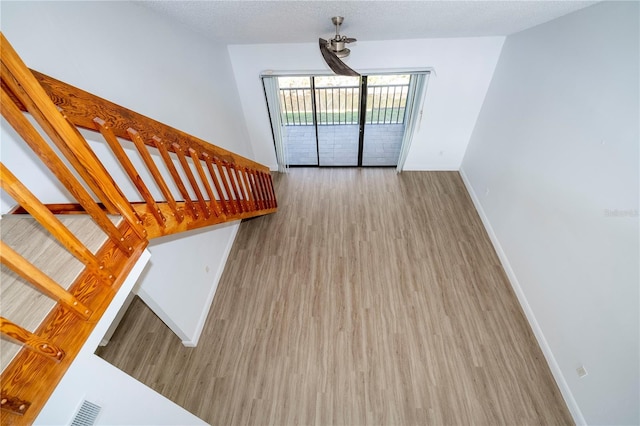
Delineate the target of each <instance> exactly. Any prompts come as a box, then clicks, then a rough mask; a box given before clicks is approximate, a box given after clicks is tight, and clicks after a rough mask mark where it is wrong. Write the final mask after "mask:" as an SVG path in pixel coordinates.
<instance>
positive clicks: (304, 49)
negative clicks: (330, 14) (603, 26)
mask: <svg viewBox="0 0 640 426" xmlns="http://www.w3.org/2000/svg"><path fill="white" fill-rule="evenodd" d="M503 42H504V37H479V38H452V39H424V40H393V41H369V42H364V41H359V42H357V43H354V44H351V45H349V48H350V49H351V52H352V53H351V56H350V57H349V58H347V59H346V62H347V64H348V65H349V66H350V67H352V68H354V69H355V70H385V69H386V70H402V69H412V68H413V69H415V68H422V69H425V68H433V69H435V74H432V75H431V76H430V77H429V86H428V89H427V96H426V100H425V104H424V110H423V111H424V113H423V117H422V121H421V123H420V125H419V127H418V129H417V131H416V134H415V137H414V140H413V143H412V145H411V150H410V151H409V156H408V158H407V162H406V164H405V170H458V168H459V167H460V163H461V162H462V158H463V156H464V152H465V149H466V147H467V143H468V142H469V138H470V136H471V132H472V130H473V126H474V125H475V122H476V118H477V116H478V113H479V111H480V107H481V106H482V102H483V100H484V96H485V93H486V91H487V88H488V87H489V82H490V81H491V76H492V75H493V71H494V68H495V65H496V63H497V61H498V56H499V55H500V49H501V48H502V43H503ZM229 54H230V57H231V62H232V64H233V70H234V73H235V78H236V83H237V85H238V92H239V94H240V100H241V102H242V109H243V111H244V117H245V120H246V122H247V128H248V131H249V137H250V140H251V144H252V147H253V152H254V154H255V156H256V161H258V162H260V163H263V164H267V165H269V166H270V167H271V168H272V170H276V169H277V164H276V157H275V150H274V145H273V137H272V135H271V127H270V124H269V117H268V114H267V108H266V102H265V98H264V92H263V89H262V83H261V81H260V78H259V76H260V73H262V72H264V71H267V70H274V71H299V72H301V73H305V72H308V73H314V72H317V71H318V70H324V72H325V73H330V71H329V70H328V68H327V65H326V64H325V63H324V61H323V59H322V56H321V54H320V50H319V48H318V43H317V42H314V43H303V44H259V45H232V46H229Z"/></svg>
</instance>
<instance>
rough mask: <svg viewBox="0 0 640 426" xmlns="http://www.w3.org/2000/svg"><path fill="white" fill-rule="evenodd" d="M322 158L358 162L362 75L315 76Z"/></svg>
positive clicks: (338, 162) (328, 161)
mask: <svg viewBox="0 0 640 426" xmlns="http://www.w3.org/2000/svg"><path fill="white" fill-rule="evenodd" d="M312 80H313V81H314V86H315V87H314V88H315V99H316V103H315V105H316V124H317V129H318V161H319V164H320V165H321V166H357V165H358V153H359V149H360V114H359V111H360V78H359V77H343V76H328V77H315V78H313V79H312Z"/></svg>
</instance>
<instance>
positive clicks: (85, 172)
mask: <svg viewBox="0 0 640 426" xmlns="http://www.w3.org/2000/svg"><path fill="white" fill-rule="evenodd" d="M7 44H8V43H7ZM9 48H10V46H9ZM5 51H6V49H4V48H3V49H2V67H1V68H2V71H1V74H2V80H3V82H4V83H5V84H6V85H7V87H9V89H10V90H11V91H12V92H13V94H14V95H15V96H16V97H17V98H18V99H19V100H20V102H21V103H22V105H24V106H25V107H26V108H27V110H28V111H29V113H30V114H31V115H32V116H33V117H34V118H35V120H36V121H37V122H38V124H39V125H40V126H41V127H42V129H43V130H44V131H45V133H47V134H48V135H49V137H50V138H51V140H52V141H53V143H54V144H55V145H56V146H57V147H58V149H59V150H60V152H62V153H63V155H64V156H65V158H66V159H67V160H68V161H69V162H70V163H71V165H72V166H73V167H74V169H75V170H76V172H77V173H78V174H79V175H80V176H81V177H82V179H83V180H84V181H85V183H86V184H87V185H88V186H89V187H90V188H91V190H92V191H93V193H94V194H96V195H97V196H98V197H99V198H100V200H101V201H102V202H103V204H104V205H105V206H106V207H107V209H108V210H109V211H112V212H114V213H115V212H118V213H120V214H121V215H123V216H124V218H125V219H126V220H127V221H128V222H129V223H130V225H131V228H132V229H133V230H134V231H135V232H136V234H138V236H139V237H143V232H142V227H141V226H140V224H139V223H138V222H139V221H138V218H137V217H136V216H135V214H134V211H133V208H132V207H131V205H130V204H129V202H128V201H127V200H126V198H125V197H124V196H123V194H122V192H121V191H120V189H119V188H118V186H117V185H116V183H115V182H114V181H113V179H112V178H111V176H110V175H109V173H107V171H106V170H105V169H104V166H103V165H102V163H101V162H100V161H99V160H98V157H97V156H96V155H95V153H94V152H93V151H92V150H91V148H90V147H89V145H88V143H87V141H85V140H84V138H83V137H82V136H81V135H80V133H79V132H78V129H76V127H75V126H73V125H72V124H71V123H70V122H68V121H67V119H66V118H65V117H64V116H63V115H62V114H60V112H59V111H58V108H57V107H56V106H55V104H54V103H53V102H52V101H51V99H49V97H48V96H47V94H46V92H45V91H44V89H42V87H41V86H40V84H39V83H38V82H37V80H36V79H35V78H34V77H33V74H31V73H30V72H29V70H28V68H27V67H26V66H25V65H24V64H23V63H20V62H21V61H19V59H18V58H17V55H16V57H11V56H10V55H9V54H7V53H6V52H5ZM18 81H20V83H18Z"/></svg>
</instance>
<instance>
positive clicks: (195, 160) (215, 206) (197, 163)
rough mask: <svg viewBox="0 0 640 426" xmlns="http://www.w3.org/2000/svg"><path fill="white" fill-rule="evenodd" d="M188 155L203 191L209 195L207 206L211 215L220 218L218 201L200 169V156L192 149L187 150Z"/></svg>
mask: <svg viewBox="0 0 640 426" xmlns="http://www.w3.org/2000/svg"><path fill="white" fill-rule="evenodd" d="M189 155H190V156H191V159H192V160H193V164H195V166H196V170H197V171H198V175H199V176H200V180H201V181H202V184H203V185H204V189H205V190H206V191H207V194H208V195H209V206H210V208H211V209H212V210H213V213H214V214H215V215H216V216H220V214H221V211H220V205H219V204H218V201H217V200H216V196H215V194H214V193H213V189H211V185H210V184H209V179H207V175H206V173H205V172H204V168H203V167H202V163H201V161H202V160H201V159H200V156H199V155H198V153H197V152H196V151H195V150H194V149H193V148H189Z"/></svg>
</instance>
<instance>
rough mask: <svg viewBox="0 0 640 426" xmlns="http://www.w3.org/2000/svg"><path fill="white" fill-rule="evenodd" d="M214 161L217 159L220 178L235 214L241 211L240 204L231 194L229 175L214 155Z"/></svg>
mask: <svg viewBox="0 0 640 426" xmlns="http://www.w3.org/2000/svg"><path fill="white" fill-rule="evenodd" d="M213 161H215V163H216V166H217V167H218V171H219V172H220V179H222V184H223V185H224V190H225V192H226V194H227V198H228V199H229V200H228V203H229V205H230V206H231V211H232V213H234V214H235V213H239V212H240V209H239V208H238V204H236V201H235V200H234V199H233V196H232V195H231V189H229V177H228V175H227V172H225V169H224V166H223V164H222V162H221V161H220V160H218V158H216V157H214V159H213Z"/></svg>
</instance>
